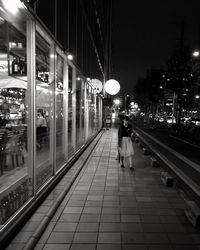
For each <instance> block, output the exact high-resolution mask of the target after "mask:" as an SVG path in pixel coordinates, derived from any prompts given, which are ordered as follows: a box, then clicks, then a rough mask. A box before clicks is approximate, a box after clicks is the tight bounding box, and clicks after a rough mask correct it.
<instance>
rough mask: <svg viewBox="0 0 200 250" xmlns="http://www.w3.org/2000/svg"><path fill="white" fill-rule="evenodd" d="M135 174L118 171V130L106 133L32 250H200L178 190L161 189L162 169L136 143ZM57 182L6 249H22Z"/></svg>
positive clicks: (46, 208)
mask: <svg viewBox="0 0 200 250" xmlns="http://www.w3.org/2000/svg"><path fill="white" fill-rule="evenodd" d="M134 149H135V161H134V167H135V170H134V171H131V170H130V169H129V168H128V167H127V166H126V165H125V168H124V169H121V168H120V165H119V163H118V161H117V160H116V155H117V130H116V129H114V128H111V129H110V130H106V131H105V132H104V134H103V135H102V137H101V139H100V141H99V142H98V144H97V146H96V147H95V150H94V151H93V152H92V154H91V156H90V157H89V159H88V161H87V162H86V164H85V166H84V167H83V169H82V171H81V172H80V174H79V175H78V177H77V179H76V180H75V182H74V184H73V185H72V187H71V188H70V190H69V192H68V193H67V195H66V196H65V198H64V200H63V201H62V203H61V205H60V206H59V208H58V210H57V211H56V213H55V215H54V216H53V218H52V220H51V222H50V223H49V225H48V227H47V228H46V230H45V232H44V234H43V235H42V237H41V238H40V239H39V241H38V244H37V245H36V247H35V248H34V249H36V250H39V249H45V250H51V249H54V250H61V249H63V250H67V249H70V250H79V249H80V250H107V249H109V250H111V249H112V250H119V249H123V250H124V249H125V250H128V249H131V250H132V249H133V250H200V231H199V230H196V229H194V228H193V227H192V225H191V224H190V223H189V222H188V219H187V218H186V217H185V214H184V207H185V203H184V200H183V199H182V198H181V196H180V194H179V192H178V190H177V189H176V188H174V187H173V188H171V187H165V186H164V185H163V183H162V182H161V179H160V172H161V171H162V169H160V168H152V167H151V164H150V156H147V155H143V151H142V150H141V149H140V148H138V147H137V145H136V144H135V143H134ZM69 178H70V173H69V174H67V175H66V176H65V177H64V178H63V180H62V181H61V182H60V183H59V184H58V186H57V189H56V190H54V191H53V192H52V193H51V194H50V195H49V197H48V198H47V199H46V200H45V201H44V203H43V204H42V206H41V207H40V208H39V209H38V210H37V211H36V213H35V214H34V215H33V216H32V218H31V219H30V220H29V222H28V223H27V224H26V225H25V226H24V228H23V229H22V230H21V231H20V232H19V234H18V235H17V236H16V237H15V238H14V239H13V241H12V242H11V244H10V245H9V246H8V247H7V250H12V249H15V250H17V249H23V248H24V246H25V245H26V243H27V242H28V240H29V238H30V236H31V235H33V232H34V231H35V230H36V229H37V228H38V226H39V223H40V221H41V218H43V217H44V215H45V214H46V213H47V212H48V211H49V209H50V208H51V204H52V197H55V196H58V194H59V192H61V191H62V189H63V188H64V186H63V184H64V181H66V180H68V181H69Z"/></svg>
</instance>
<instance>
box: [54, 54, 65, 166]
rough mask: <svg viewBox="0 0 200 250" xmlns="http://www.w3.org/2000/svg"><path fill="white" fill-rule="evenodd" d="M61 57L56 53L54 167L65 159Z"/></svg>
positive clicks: (62, 63) (62, 62)
mask: <svg viewBox="0 0 200 250" xmlns="http://www.w3.org/2000/svg"><path fill="white" fill-rule="evenodd" d="M63 65H64V61H63V58H62V57H61V56H60V55H59V54H57V64H56V167H57V169H58V168H59V167H60V166H62V164H63V162H64V161H65V152H64V149H65V148H64V138H65V136H64V118H63Z"/></svg>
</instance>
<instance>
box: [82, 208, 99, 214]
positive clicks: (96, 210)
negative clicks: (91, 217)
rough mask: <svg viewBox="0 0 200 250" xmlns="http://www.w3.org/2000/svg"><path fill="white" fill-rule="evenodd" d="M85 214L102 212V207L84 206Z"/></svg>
mask: <svg viewBox="0 0 200 250" xmlns="http://www.w3.org/2000/svg"><path fill="white" fill-rule="evenodd" d="M82 213H83V214H100V213H101V207H84V208H83V212H82Z"/></svg>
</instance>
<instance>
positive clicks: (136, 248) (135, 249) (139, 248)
mask: <svg viewBox="0 0 200 250" xmlns="http://www.w3.org/2000/svg"><path fill="white" fill-rule="evenodd" d="M122 247H123V250H148V249H149V248H148V247H147V246H146V245H138V244H127V245H125V244H123V246H122Z"/></svg>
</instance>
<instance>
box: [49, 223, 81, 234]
mask: <svg viewBox="0 0 200 250" xmlns="http://www.w3.org/2000/svg"><path fill="white" fill-rule="evenodd" d="M77 224H78V223H75V222H58V223H56V225H55V227H54V229H53V231H58V232H59V231H60V232H75V230H76V227H77Z"/></svg>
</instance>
